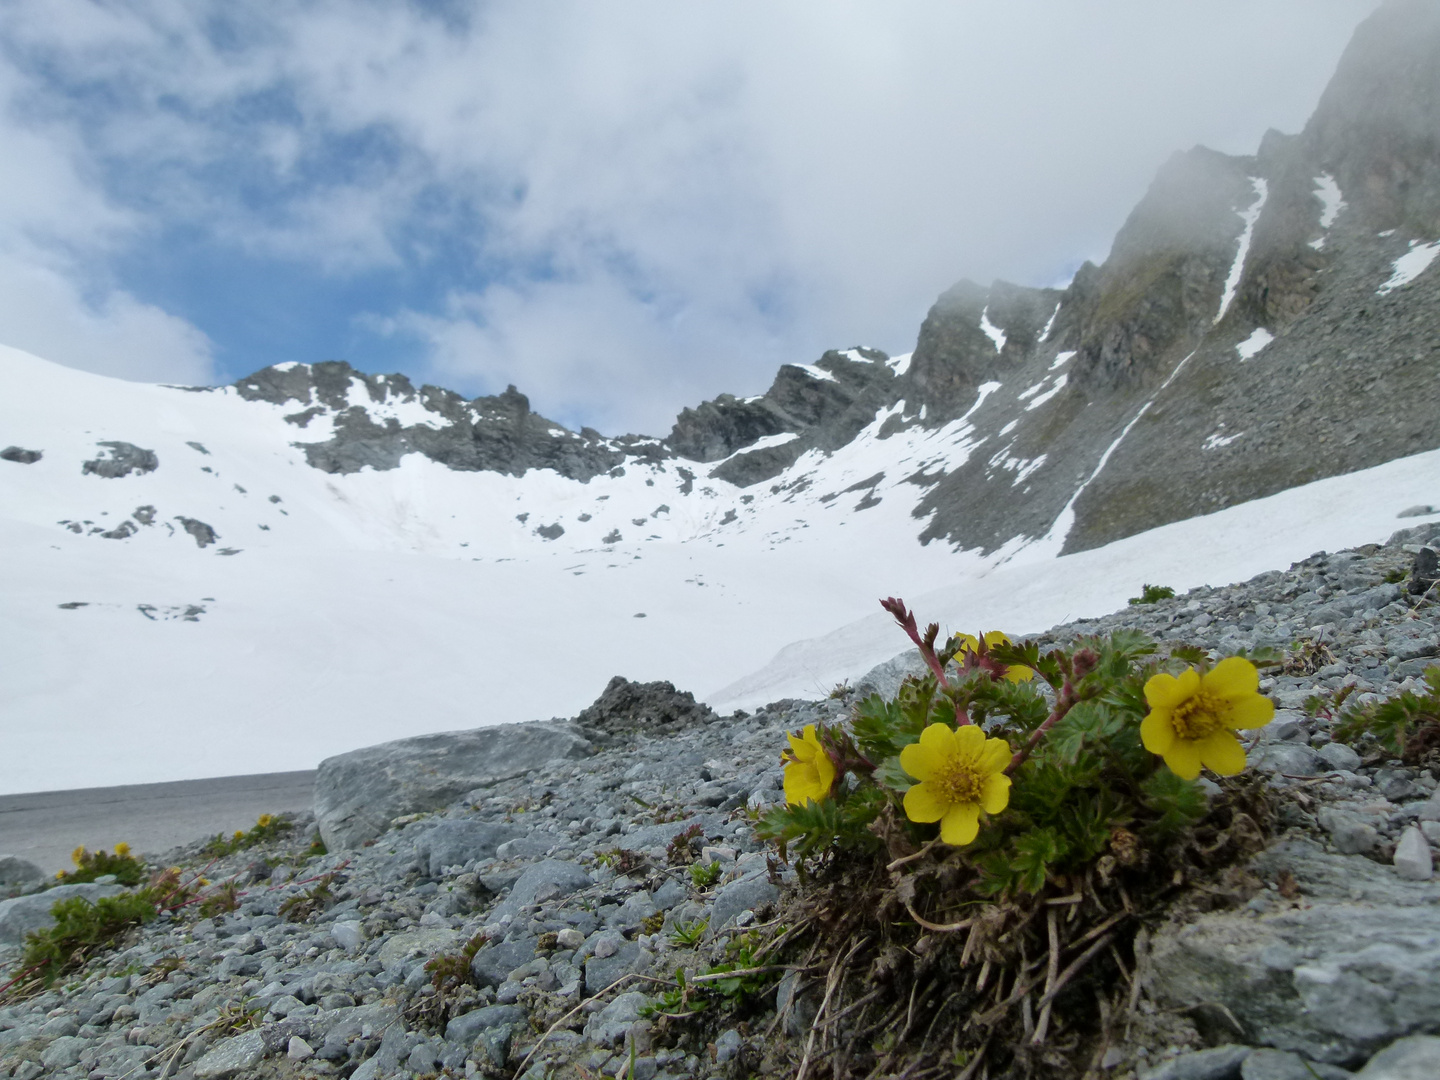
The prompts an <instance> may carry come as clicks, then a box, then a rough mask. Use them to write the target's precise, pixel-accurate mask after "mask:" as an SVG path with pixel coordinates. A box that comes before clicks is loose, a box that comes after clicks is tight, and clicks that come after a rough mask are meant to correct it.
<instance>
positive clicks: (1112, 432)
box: [236, 0, 1440, 553]
mask: <svg viewBox="0 0 1440 1080" xmlns="http://www.w3.org/2000/svg"><path fill="white" fill-rule="evenodd" d="M1436 71H1440V9H1437V7H1436V5H1435V4H1434V3H1433V2H1432V0H1388V2H1387V3H1385V4H1384V5H1382V7H1381V8H1380V9H1379V10H1378V11H1377V12H1376V13H1375V14H1374V15H1372V16H1371V17H1370V18H1369V19H1368V20H1367V21H1366V22H1365V23H1364V24H1362V26H1361V27H1360V28H1359V30H1358V31H1357V32H1356V35H1355V37H1354V39H1353V41H1352V42H1351V44H1350V46H1349V47H1348V49H1347V50H1346V52H1345V54H1344V56H1343V57H1342V59H1341V61H1340V64H1339V67H1338V69H1337V71H1336V74H1335V76H1334V78H1333V79H1332V81H1331V83H1330V85H1329V86H1328V88H1327V89H1326V91H1325V93H1324V95H1323V96H1322V98H1321V100H1320V102H1319V104H1318V106H1317V108H1316V111H1315V113H1314V115H1313V116H1312V118H1311V119H1310V121H1309V123H1308V124H1307V125H1306V127H1305V129H1304V130H1303V131H1302V132H1301V133H1300V134H1298V135H1293V136H1292V135H1283V134H1281V133H1279V132H1275V131H1272V132H1270V133H1269V134H1267V136H1266V137H1265V139H1264V140H1263V142H1262V145H1261V146H1260V147H1259V149H1258V151H1257V153H1256V154H1255V155H1253V156H1246V157H1232V156H1228V155H1225V154H1221V153H1218V152H1215V151H1212V150H1207V149H1205V148H1203V147H1196V148H1195V149H1193V150H1190V151H1188V152H1185V153H1179V154H1176V155H1175V156H1174V157H1173V158H1172V159H1171V160H1170V161H1169V162H1168V163H1167V164H1166V165H1165V166H1164V167H1163V168H1162V169H1161V170H1160V172H1159V174H1158V175H1157V177H1156V179H1155V181H1154V183H1153V184H1152V186H1151V188H1150V190H1149V192H1148V193H1147V194H1146V196H1145V198H1144V199H1143V200H1142V201H1141V202H1140V204H1139V205H1138V206H1137V207H1136V208H1135V210H1134V212H1133V213H1132V214H1131V215H1130V217H1129V219H1128V220H1127V221H1126V223H1125V225H1124V227H1123V228H1122V229H1121V230H1120V232H1119V234H1118V235H1117V236H1116V238H1115V242H1114V245H1113V247H1112V250H1111V252H1110V255H1109V258H1108V259H1107V260H1106V261H1105V262H1104V263H1103V264H1102V265H1100V266H1096V265H1093V264H1091V263H1086V264H1085V265H1084V266H1082V267H1081V269H1080V270H1079V271H1078V273H1077V274H1076V275H1075V278H1074V280H1073V281H1072V282H1071V283H1070V285H1069V286H1068V287H1066V288H1065V289H1063V290H1058V289H1034V288H1026V287H1023V286H1018V285H1012V284H1009V283H1006V282H998V281H997V282H995V283H993V284H992V285H990V286H988V287H985V286H980V285H976V284H974V283H971V282H961V283H959V284H957V285H955V286H954V287H952V288H951V289H949V290H947V291H946V292H945V293H944V294H942V295H941V297H940V298H939V299H938V300H937V301H936V303H935V305H934V306H933V307H932V308H931V310H930V312H929V314H928V315H927V317H926V319H925V321H924V323H923V324H922V326H921V328H920V331H919V335H918V340H917V342H916V346H915V349H914V352H913V354H911V355H909V356H902V357H895V358H891V357H889V356H886V355H885V354H884V353H881V352H878V351H876V350H870V349H851V350H846V351H843V352H842V351H831V352H827V353H826V354H825V355H824V356H822V357H821V358H820V359H819V360H817V361H816V362H815V363H814V364H809V365H795V364H787V365H785V366H783V367H782V368H781V369H780V370H779V372H778V373H777V375H776V377H775V380H774V382H773V383H772V385H771V386H770V388H769V389H768V390H766V392H765V393H764V394H761V395H758V396H756V397H751V398H736V397H734V396H731V395H721V396H720V397H718V398H716V399H714V400H712V401H707V402H705V403H703V404H701V405H699V406H697V407H695V408H687V409H685V410H684V411H683V412H682V413H681V414H680V416H679V417H678V418H677V420H676V422H675V425H674V427H673V428H672V430H671V431H670V433H669V434H668V435H667V436H666V437H664V438H663V439H652V438H646V437H641V436H624V437H620V438H613V439H612V438H606V437H604V436H602V435H600V434H599V433H598V432H595V431H593V430H591V429H584V430H582V431H580V432H570V431H567V430H566V429H564V428H563V427H561V426H560V425H558V424H555V423H553V422H551V421H548V420H546V419H544V418H543V417H540V416H538V415H537V414H535V413H533V412H531V411H530V408H529V402H528V401H527V399H526V398H525V397H524V395H522V394H520V393H519V392H517V391H516V390H515V388H514V387H511V388H509V389H508V390H507V391H506V392H505V393H504V394H501V395H497V396H493V397H481V398H476V399H475V400H474V401H468V402H467V401H465V400H464V399H463V398H461V397H460V396H459V395H456V394H454V393H452V392H450V391H446V390H441V389H438V388H435V387H429V386H426V387H421V388H420V389H419V390H416V389H415V388H414V387H413V386H412V385H411V384H410V383H409V381H408V380H407V379H405V378H404V377H403V376H385V377H377V376H366V375H361V374H360V373H358V372H354V371H353V370H351V369H350V368H349V367H348V366H347V365H344V364H343V363H338V362H329V363H323V364H316V365H313V366H309V367H306V366H303V365H284V366H281V367H275V368H267V369H265V370H264V371H261V372H257V373H256V374H255V375H252V376H249V377H248V378H245V379H242V380H240V381H239V382H238V383H236V388H237V389H238V391H239V392H240V394H241V395H242V396H244V397H247V398H251V399H260V400H265V401H269V402H273V403H277V404H292V403H293V404H294V405H295V406H296V411H295V412H294V413H293V414H291V415H290V416H289V417H287V419H290V420H291V421H292V422H293V423H294V424H295V425H296V426H297V428H304V427H305V426H306V425H308V424H309V423H310V420H311V419H312V418H313V417H315V416H317V415H321V414H328V415H330V416H332V417H333V418H334V429H333V434H332V436H331V437H330V438H328V439H325V440H323V441H318V442H306V443H305V444H304V450H305V453H306V455H307V457H308V459H309V461H310V463H311V464H312V465H314V466H315V467H317V468H319V469H323V470H325V471H327V472H351V471H356V470H359V469H362V468H365V467H367V466H368V467H371V468H377V469H386V468H393V467H395V466H396V464H397V463H398V461H399V459H400V457H401V456H403V455H404V454H406V453H411V452H418V453H421V454H424V455H426V456H427V457H430V458H431V459H433V460H435V461H437V462H440V463H442V464H444V465H447V466H448V467H450V468H452V469H459V470H495V471H499V472H504V473H509V474H520V473H523V472H524V471H525V470H528V469H544V468H549V469H554V470H555V471H556V472H558V473H560V474H561V475H563V476H567V477H570V478H572V479H578V480H582V481H584V480H588V479H590V478H591V477H593V476H595V475H598V474H600V473H611V474H613V473H614V471H615V470H616V469H623V468H625V462H626V461H627V460H631V461H635V462H648V463H655V462H660V461H668V460H672V459H673V460H675V461H676V462H677V465H678V466H679V467H680V468H682V469H684V470H685V471H686V474H687V475H690V476H693V477H694V478H695V479H697V480H699V481H701V482H703V480H705V479H720V480H724V481H727V482H729V483H732V484H734V485H737V486H738V487H741V488H754V487H755V486H756V485H760V484H766V483H768V484H770V485H771V486H772V487H774V488H776V489H788V488H795V487H797V486H801V485H803V481H804V477H803V471H804V470H803V468H801V469H797V468H796V466H797V463H799V462H800V459H801V458H802V456H804V455H805V454H807V453H812V454H819V455H826V454H830V453H833V452H834V451H836V450H838V449H840V448H842V447H844V446H846V445H848V444H849V443H850V442H851V441H852V440H853V439H855V438H856V436H857V435H858V434H859V433H860V432H861V431H862V430H864V429H865V428H867V427H868V426H870V425H872V424H876V423H880V425H881V426H880V428H879V436H880V438H882V439H884V438H886V437H888V436H890V435H893V434H895V433H897V432H899V431H902V430H908V429H917V428H918V429H923V430H925V431H929V432H935V431H940V430H942V429H944V428H945V427H946V425H955V426H956V427H955V430H956V434H957V436H959V439H958V441H959V442H960V443H961V444H962V445H961V449H960V451H958V452H955V453H952V454H950V455H949V456H948V458H946V459H944V460H936V461H934V462H932V463H929V464H927V465H926V466H924V467H922V468H920V469H918V470H914V471H911V472H909V473H907V474H906V477H905V478H906V479H907V480H908V481H909V482H910V483H912V484H913V485H914V495H915V505H914V507H913V514H914V517H916V518H917V519H921V520H923V522H924V524H923V527H922V528H921V531H920V536H921V539H922V540H923V541H925V542H928V541H929V540H932V539H940V538H943V539H944V540H946V541H948V542H949V543H951V544H953V545H955V546H957V547H960V548H966V549H980V550H982V551H984V552H987V553H988V552H991V551H994V550H996V549H998V548H1001V547H1003V546H1005V545H1007V544H1014V543H1017V542H1019V543H1024V542H1025V541H1027V540H1033V539H1036V538H1039V537H1045V536H1051V537H1055V538H1057V539H1060V540H1063V543H1064V550H1065V551H1067V552H1068V551H1079V550H1085V549H1088V548H1092V547H1096V546H1100V545H1103V544H1105V543H1107V542H1109V541H1111V540H1115V539H1118V538H1120V537H1123V536H1128V535H1132V534H1134V533H1136V532H1140V531H1144V530H1146V529H1149V528H1153V527H1155V526H1157V525H1161V524H1164V523H1166V522H1169V521H1175V520H1180V519H1183V518H1187V517H1192V516H1195V515H1197V514H1203V513H1207V512H1210V511H1213V510H1215V509H1218V508H1221V507H1224V506H1227V505H1231V504H1234V503H1236V502H1242V501H1246V500H1249V499H1253V498H1257V497H1261V496H1264V495H1267V494H1270V493H1273V492H1275V491H1278V490H1282V489H1284V488H1288V487H1293V486H1296V485H1299V484H1303V483H1306V482H1309V481H1312V480H1315V479H1319V478H1322V477H1325V476H1331V475H1335V474H1339V473H1346V472H1353V471H1356V470H1358V469H1362V468H1366V467H1368V466H1371V465H1375V464H1378V463H1382V462H1385V461H1389V460H1392V459H1394V458H1397V457H1403V456H1406V455H1409V454H1413V453H1416V452H1419V451H1422V450H1429V449H1432V448H1434V447H1436V446H1440V399H1437V393H1440V391H1437V389H1436V382H1435V378H1434V376H1435V372H1436V370H1437V366H1440V271H1429V272H1426V270H1427V267H1428V266H1429V265H1430V260H1431V259H1433V258H1435V256H1436V255H1437V254H1440V139H1437V137H1436V135H1435V132H1436V130H1440V81H1437V77H1436V75H1435V72H1436ZM352 387H356V388H359V387H363V392H359V393H357V391H356V390H355V389H352ZM394 403H403V404H406V405H414V406H417V407H418V409H417V410H415V411H412V412H411V413H410V414H409V415H407V416H405V417H399V416H389V417H382V418H377V417H375V416H372V415H371V413H372V412H375V411H376V406H380V409H379V411H380V412H381V413H383V412H384V406H386V405H391V404H394ZM367 410H368V411H367ZM962 419H963V420H964V421H965V423H964V424H959V423H958V422H959V421H961V420H962Z"/></svg>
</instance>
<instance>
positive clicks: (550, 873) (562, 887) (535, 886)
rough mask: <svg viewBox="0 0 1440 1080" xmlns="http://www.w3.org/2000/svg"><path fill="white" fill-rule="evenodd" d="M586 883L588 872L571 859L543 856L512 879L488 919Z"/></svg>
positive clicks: (545, 899)
mask: <svg viewBox="0 0 1440 1080" xmlns="http://www.w3.org/2000/svg"><path fill="white" fill-rule="evenodd" d="M588 885H590V875H589V874H587V873H586V872H585V871H584V870H583V869H581V867H580V866H579V865H578V864H576V863H573V862H566V861H565V860H564V859H546V860H544V861H543V862H538V863H536V864H535V865H534V866H531V867H529V868H528V869H526V871H525V872H524V873H523V874H521V875H520V877H519V878H518V879H517V880H516V882H515V885H514V886H513V887H512V888H511V890H510V895H509V896H508V897H506V898H505V902H504V903H503V904H499V905H497V906H496V908H495V911H494V914H493V915H492V918H494V919H500V918H503V917H504V916H506V915H513V914H515V913H516V912H518V911H519V910H520V909H521V908H522V907H528V906H529V905H531V904H537V903H544V902H545V901H547V900H557V899H559V898H560V897H563V896H569V895H570V894H571V893H573V892H575V891H576V890H577V889H583V888H586V887H587V886H588Z"/></svg>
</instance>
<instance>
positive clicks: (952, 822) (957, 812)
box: [911, 788, 980, 847]
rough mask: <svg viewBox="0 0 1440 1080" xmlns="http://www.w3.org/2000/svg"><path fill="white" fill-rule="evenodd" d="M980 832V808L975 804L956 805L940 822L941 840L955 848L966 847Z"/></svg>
mask: <svg viewBox="0 0 1440 1080" xmlns="http://www.w3.org/2000/svg"><path fill="white" fill-rule="evenodd" d="M911 790H914V789H913V788H912V789H911ZM979 832H980V808H979V807H978V806H976V805H975V804H974V803H956V804H955V805H954V806H952V807H951V808H950V809H949V810H947V811H946V812H945V816H944V817H943V818H941V820H940V839H941V840H944V841H945V843H947V844H950V845H952V846H953V847H964V846H965V845H966V844H968V843H970V842H971V841H972V840H974V839H975V837H976V835H978V834H979Z"/></svg>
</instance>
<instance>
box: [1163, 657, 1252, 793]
mask: <svg viewBox="0 0 1440 1080" xmlns="http://www.w3.org/2000/svg"><path fill="white" fill-rule="evenodd" d="M1145 701H1146V702H1147V703H1148V704H1149V706H1150V712H1149V713H1148V714H1147V715H1146V717H1145V719H1144V720H1143V721H1141V723H1140V739H1141V741H1142V742H1144V744H1145V749H1146V750H1149V751H1150V752H1151V753H1152V754H1159V755H1160V756H1161V757H1163V758H1164V759H1165V764H1166V765H1168V766H1170V771H1171V772H1173V773H1174V774H1175V775H1176V776H1179V777H1182V778H1184V779H1186V780H1194V779H1195V778H1196V777H1197V776H1199V775H1200V766H1202V765H1203V766H1205V767H1206V768H1207V769H1211V770H1213V771H1214V772H1217V773H1219V774H1220V775H1221V776H1234V775H1235V774H1236V773H1238V772H1240V771H1241V770H1242V769H1244V768H1245V751H1244V750H1243V749H1242V748H1241V746H1240V741H1239V740H1238V739H1236V738H1235V735H1234V734H1233V732H1234V730H1235V729H1237V728H1257V727H1264V726H1265V725H1266V724H1268V723H1269V722H1270V721H1271V719H1272V718H1273V717H1274V716H1275V704H1274V702H1272V701H1271V700H1270V699H1269V698H1267V697H1263V696H1261V694H1260V673H1259V672H1258V671H1256V670H1255V665H1254V664H1252V663H1250V661H1249V660H1245V659H1243V658H1241V657H1239V656H1232V657H1229V658H1228V659H1225V660H1221V661H1220V663H1218V664H1216V665H1215V666H1214V667H1213V668H1211V669H1210V670H1209V671H1207V672H1206V673H1205V674H1204V675H1201V674H1200V672H1198V671H1196V670H1195V669H1194V668H1189V669H1188V670H1186V671H1184V672H1182V673H1181V675H1180V677H1179V678H1178V679H1177V678H1176V677H1175V676H1174V675H1164V674H1161V675H1156V676H1154V677H1152V678H1151V679H1150V680H1149V681H1148V682H1147V683H1146V684H1145Z"/></svg>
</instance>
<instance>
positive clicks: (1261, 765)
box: [1250, 742, 1325, 776]
mask: <svg viewBox="0 0 1440 1080" xmlns="http://www.w3.org/2000/svg"><path fill="white" fill-rule="evenodd" d="M1250 764H1251V765H1252V766H1253V767H1254V768H1257V769H1264V770H1265V771H1266V772H1273V773H1281V774H1283V775H1285V776H1315V775H1317V774H1319V773H1321V772H1324V771H1325V760H1324V759H1323V758H1322V757H1321V756H1320V755H1319V754H1317V753H1316V752H1315V751H1314V750H1312V749H1310V747H1308V746H1306V745H1304V744H1303V743H1293V742H1271V743H1262V744H1261V745H1260V746H1259V747H1257V748H1256V750H1255V751H1254V752H1253V753H1252V754H1251V755H1250Z"/></svg>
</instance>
